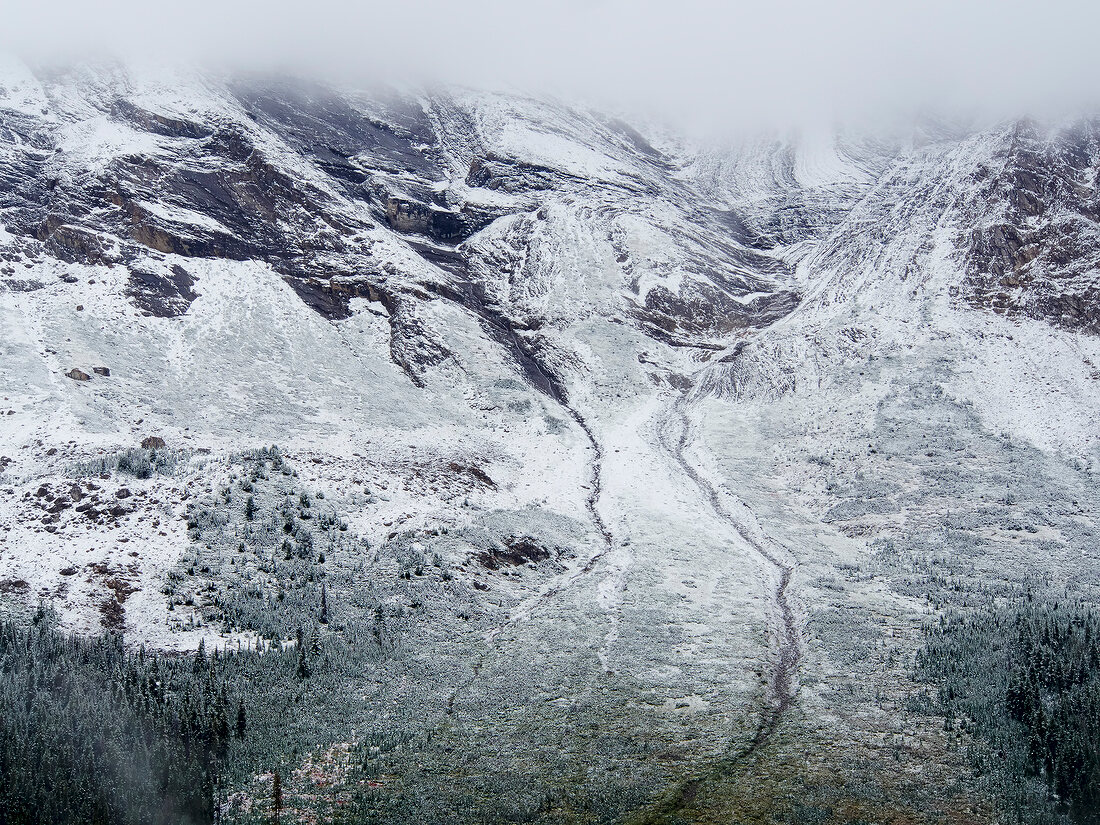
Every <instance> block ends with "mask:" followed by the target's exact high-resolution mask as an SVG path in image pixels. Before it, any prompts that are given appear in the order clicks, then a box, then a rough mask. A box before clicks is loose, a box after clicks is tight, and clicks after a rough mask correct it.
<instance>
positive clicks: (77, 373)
mask: <svg viewBox="0 0 1100 825" xmlns="http://www.w3.org/2000/svg"><path fill="white" fill-rule="evenodd" d="M65 377H66V378H71V379H73V380H74V381H91V380H92V376H90V375H88V373H86V372H84V371H83V370H81V369H77V368H76V367H73V368H72V369H71V370H69V371H68V372H67V373H65Z"/></svg>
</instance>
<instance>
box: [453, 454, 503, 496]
mask: <svg viewBox="0 0 1100 825" xmlns="http://www.w3.org/2000/svg"><path fill="white" fill-rule="evenodd" d="M447 469H448V470H450V471H451V472H452V473H454V474H456V475H459V476H465V477H467V478H470V479H473V480H474V481H476V482H477V483H478V484H479V485H481V486H484V487H489V488H491V489H493V490H495V489H496V486H497V485H496V482H495V481H493V480H492V479H491V478H490V477H489V474H488V473H486V472H485V471H484V470H482V469H481V468H480V467H473V466H469V465H466V464H460V463H458V462H457V461H451V462H448V464H447Z"/></svg>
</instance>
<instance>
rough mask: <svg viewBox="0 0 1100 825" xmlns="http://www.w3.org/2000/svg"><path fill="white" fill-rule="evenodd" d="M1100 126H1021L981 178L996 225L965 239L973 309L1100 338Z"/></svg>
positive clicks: (981, 194) (982, 226)
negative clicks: (1098, 183)
mask: <svg viewBox="0 0 1100 825" xmlns="http://www.w3.org/2000/svg"><path fill="white" fill-rule="evenodd" d="M1098 172H1100V137H1098V134H1097V124H1096V123H1095V122H1094V121H1091V120H1086V121H1084V122H1081V123H1077V124H1074V125H1073V126H1072V127H1070V128H1066V129H1061V130H1057V131H1054V132H1046V131H1044V130H1042V129H1040V128H1039V127H1038V126H1036V125H1035V124H1033V123H1030V122H1028V121H1022V122H1020V123H1017V124H1015V125H1014V126H1013V127H1012V128H1011V129H1010V130H1008V131H1007V133H1006V135H1005V137H1004V140H1003V144H1002V146H1001V147H1000V148H999V150H998V151H997V152H996V153H995V154H994V155H993V156H992V157H991V158H990V159H989V161H988V162H986V163H983V164H981V165H980V166H979V168H977V169H976V170H974V172H973V180H975V181H976V182H977V191H976V198H975V200H976V201H977V203H978V204H980V205H982V206H984V207H985V208H984V210H983V211H985V212H986V213H987V214H988V213H992V217H991V219H987V220H981V221H979V222H978V226H977V227H976V228H974V229H972V230H971V231H970V233H969V236H968V237H967V238H966V241H965V244H966V247H967V249H966V259H965V265H966V276H965V282H964V284H963V290H964V296H965V298H966V300H967V301H968V302H969V303H971V304H972V305H974V306H977V307H982V308H987V309H990V310H992V311H993V312H997V313H1001V314H1009V315H1012V314H1020V315H1026V316H1028V317H1031V318H1040V319H1043V320H1046V321H1049V322H1050V323H1053V324H1057V325H1059V326H1063V327H1068V328H1071V329H1081V330H1084V331H1087V332H1091V333H1093V334H1097V333H1100V243H1098V242H1100V196H1098V194H1097V192H1096V188H1095V184H1094V182H1095V180H1096V177H1097V174H1098Z"/></svg>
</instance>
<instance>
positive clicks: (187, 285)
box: [127, 264, 198, 318]
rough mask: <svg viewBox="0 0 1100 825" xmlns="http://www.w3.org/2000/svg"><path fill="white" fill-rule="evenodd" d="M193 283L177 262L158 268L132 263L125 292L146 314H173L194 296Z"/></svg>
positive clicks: (184, 308)
mask: <svg viewBox="0 0 1100 825" xmlns="http://www.w3.org/2000/svg"><path fill="white" fill-rule="evenodd" d="M194 284H195V281H194V279H192V277H191V275H190V273H188V271H187V270H186V269H184V268H183V267H182V266H179V265H178V264H176V265H173V266H172V267H170V268H168V269H166V270H162V271H153V270H151V269H150V270H148V271H147V270H145V269H143V268H140V267H132V268H131V269H130V285H129V287H128V289H127V294H128V295H129V296H130V298H131V299H132V300H133V302H134V303H135V304H136V305H137V306H138V307H139V308H140V309H142V310H144V311H145V312H147V313H148V314H150V315H155V316H157V317H158V318H175V317H177V316H180V315H183V314H184V313H185V312H187V310H188V309H189V308H190V306H191V302H192V301H194V300H195V298H197V297H198V295H196V294H195V293H194V292H193V291H192V289H191V287H193V286H194Z"/></svg>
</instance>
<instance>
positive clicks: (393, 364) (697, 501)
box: [0, 62, 1100, 822]
mask: <svg viewBox="0 0 1100 825" xmlns="http://www.w3.org/2000/svg"><path fill="white" fill-rule="evenodd" d="M1098 168H1100V141H1098V138H1097V126H1096V121H1095V120H1093V119H1090V118H1082V119H1080V120H1077V121H1074V122H1071V123H1063V124H1054V125H1050V124H1039V123H1034V122H1030V121H1027V120H1021V121H1018V122H1012V123H999V124H992V125H989V126H988V127H981V128H977V127H963V126H958V125H954V124H945V123H941V122H935V121H932V120H926V121H923V122H921V123H919V124H918V125H917V126H915V127H914V128H911V129H907V130H894V131H893V132H891V133H889V134H886V133H885V132H884V133H883V134H875V135H868V134H856V133H853V132H851V131H846V130H829V131H824V132H817V133H810V132H807V133H804V134H799V135H792V136H785V137H774V138H766V139H763V138H762V139H759V140H756V141H745V142H741V143H736V144H730V143H708V144H702V143H699V142H698V141H694V142H693V141H692V140H689V139H688V138H686V137H684V136H676V137H675V138H673V137H670V136H669V134H668V132H667V130H665V129H663V128H662V130H657V129H656V128H652V129H651V128H650V127H648V126H647V125H645V124H635V125H634V126H631V125H628V124H626V123H624V122H621V121H620V120H617V119H614V118H611V117H605V116H602V115H600V114H599V113H595V112H591V111H587V110H582V109H578V108H573V107H570V106H568V105H566V104H564V103H561V102H559V101H555V100H547V99H538V98H533V97H525V96H522V95H518V94H512V95H509V94H503V93H482V92H475V91H469V90H463V89H432V90H395V89H374V90H367V91H362V90H348V89H344V88H335V87H332V86H327V85H324V84H320V83H313V82H305V81H301V80H296V79H291V78H273V77H241V76H235V77H220V76H213V75H209V74H201V73H187V72H182V71H171V72H169V71H165V70H139V69H135V68H132V67H131V68H126V67H107V68H104V67H97V68H89V67H71V68H65V69H49V70H47V69H36V70H32V69H30V68H28V67H26V66H24V65H22V64H20V63H17V62H9V63H8V64H6V65H5V66H4V69H3V72H2V74H0V592H2V593H3V600H4V607H5V609H6V610H7V611H8V612H9V613H11V614H15V615H18V614H20V613H21V612H26V611H31V610H33V609H34V607H35V606H36V605H37V604H38V603H39V602H40V601H45V602H48V603H49V604H50V605H52V606H53V608H54V609H55V610H57V612H58V614H59V616H60V617H61V621H62V623H63V625H64V626H65V627H66V628H72V629H75V630H78V631H80V632H82V633H95V632H98V631H99V630H101V629H102V628H103V627H107V628H109V629H113V630H121V631H123V632H124V633H125V636H126V639H127V640H128V641H130V642H133V643H135V644H137V643H139V642H140V643H145V644H148V645H151V646H153V647H159V648H166V649H172V650H176V649H179V650H186V649H193V648H194V647H196V646H197V645H198V644H199V642H200V640H205V645H206V646H207V647H208V648H211V649H212V648H213V647H217V646H223V645H226V644H228V645H230V646H238V645H249V644H256V642H257V641H258V640H263V639H265V638H266V639H268V640H270V639H289V638H292V636H293V626H294V624H295V623H297V624H299V625H300V624H301V623H302V618H301V617H302V616H303V615H305V616H312V615H314V614H315V613H316V609H317V599H318V598H319V593H320V591H319V589H318V588H319V585H318V584H317V583H318V582H321V581H324V582H325V583H326V588H327V589H326V591H325V597H326V599H327V602H326V604H331V605H332V607H331V610H332V612H333V614H334V615H336V616H339V617H340V619H339V621H337V620H334V621H333V622H331V623H328V622H327V621H326V628H325V630H324V632H325V633H327V634H335V635H340V634H341V633H343V634H344V635H345V637H346V638H347V639H348V640H353V637H354V635H355V634H354V633H353V632H352V630H353V629H354V628H356V627H357V626H358V625H357V624H356V622H359V621H368V620H370V621H374V622H375V624H374V625H373V627H374V628H375V629H374V631H373V632H374V634H375V639H376V642H377V644H378V648H379V651H385V655H382V653H379V655H378V656H377V657H376V658H375V659H372V662H371V664H370V666H369V667H365V666H364V667H365V669H364V671H363V672H362V673H361V679H359V681H358V682H357V684H356V691H357V693H356V696H357V697H358V699H357V701H358V702H359V704H358V705H356V706H355V709H354V710H350V711H349V710H347V709H345V710H343V711H341V713H343V714H346V715H347V717H346V719H344V721H345V722H346V727H347V731H346V732H345V733H344V734H343V739H344V740H347V741H358V740H357V739H356V737H357V736H360V735H361V734H362V732H363V731H364V730H366V729H368V728H371V729H374V728H379V729H380V728H382V727H385V728H386V729H387V730H390V731H393V732H394V735H395V736H397V737H398V739H400V740H401V741H402V742H403V743H404V745H403V747H398V748H396V750H393V751H392V753H390V751H385V753H390V756H388V757H387V759H388V760H389V761H388V762H387V763H386V769H385V775H386V776H389V777H403V779H401V780H400V781H401V782H403V783H404V784H403V785H402V786H401V787H402V788H403V789H404V790H403V791H402V792H403V793H405V794H406V796H407V797H408V798H409V799H414V798H415V800H419V801H418V802H415V804H414V802H408V804H409V805H411V806H412V808H407V809H402V810H403V811H406V813H403V814H401V815H402V816H405V815H407V811H408V810H413V809H415V810H416V811H417V812H418V815H424V811H427V810H435V809H434V808H433V806H439V809H440V810H444V809H447V810H459V809H461V807H462V806H463V805H467V804H468V805H471V806H473V807H470V810H471V811H473V810H475V809H477V810H480V811H483V812H484V811H488V812H490V813H487V814H484V815H486V816H489V815H491V816H494V817H501V818H503V819H519V818H522V817H523V816H526V815H527V814H528V813H529V812H531V811H542V813H540V814H539V816H546V817H549V818H554V817H557V818H558V819H561V820H563V821H581V819H583V818H584V817H581V815H580V814H579V813H577V811H578V810H581V809H582V808H583V805H588V806H589V807H588V808H583V810H586V811H588V812H589V813H587V814H585V815H584V816H585V817H588V818H589V819H591V820H592V821H596V819H598V818H599V817H600V816H606V817H609V818H611V819H619V818H622V817H623V816H626V815H627V813H629V812H630V811H634V810H635V809H637V810H638V811H641V813H638V812H637V811H635V813H634V814H632V815H634V816H636V817H641V818H640V819H638V821H654V820H653V818H654V817H658V818H659V817H666V818H667V817H676V816H680V817H683V818H684V819H685V821H717V820H718V819H720V818H722V817H725V819H723V820H722V821H732V820H731V819H730V817H735V818H736V817H737V816H743V817H750V816H751V815H755V814H752V813H751V812H753V811H756V812H758V813H759V812H761V811H771V812H773V813H774V816H776V817H779V816H780V814H781V813H782V812H788V813H789V812H792V811H796V807H797V806H795V801H792V800H797V801H798V804H804V805H805V806H810V807H813V808H814V810H818V809H820V810H826V809H828V810H830V811H845V812H850V813H851V816H850V819H852V820H853V821H854V820H856V819H860V818H862V819H863V820H866V821H894V820H893V819H889V817H894V816H902V815H903V814H905V813H906V812H908V813H909V814H911V815H912V816H914V817H931V816H932V813H931V812H934V811H935V810H939V808H937V807H936V806H937V805H939V806H941V807H942V803H944V801H945V800H954V801H953V802H952V803H951V804H952V805H956V807H955V808H953V811H954V813H953V814H952V816H955V819H953V820H952V821H959V822H963V821H967V822H970V821H990V820H989V819H982V817H983V816H986V815H987V808H985V807H983V806H985V805H986V804H987V802H988V799H987V797H988V794H989V793H990V792H989V790H988V788H985V787H984V786H981V785H978V784H974V783H973V782H972V777H970V774H969V771H968V769H967V767H966V766H965V765H964V764H963V757H962V756H961V755H960V751H959V737H961V736H963V735H964V734H963V733H957V732H956V731H954V730H953V729H949V730H945V726H944V725H943V722H942V719H940V718H933V717H932V716H931V715H925V716H920V715H912V714H909V713H908V711H907V710H905V709H906V708H909V707H910V704H911V703H910V698H911V697H912V696H913V695H916V694H917V693H918V692H919V691H920V690H921V688H920V686H919V685H916V684H915V683H914V682H913V660H914V658H913V657H914V655H915V654H916V652H917V650H918V649H920V647H921V645H922V635H921V628H922V624H923V623H924V622H926V621H927V620H928V619H929V617H930V616H934V615H935V611H943V610H946V609H947V608H953V607H958V606H966V605H968V604H969V605H971V606H972V605H973V603H976V601H975V600H980V599H981V598H984V596H982V595H980V594H988V595H989V598H993V596H1000V597H1004V598H1007V597H1009V596H1010V595H1011V594H1012V593H1014V592H1016V590H1018V589H1019V588H1021V587H1023V586H1025V585H1028V584H1034V583H1035V582H1040V581H1041V582H1042V584H1043V586H1044V587H1045V588H1047V589H1048V590H1049V591H1050V592H1062V593H1072V594H1074V597H1075V598H1080V599H1082V600H1085V601H1090V600H1094V599H1095V598H1096V597H1097V596H1098V595H1100V593H1098V592H1097V590H1098V587H1100V579H1098V578H1097V572H1098V570H1100V567H1098V563H1100V559H1098V557H1097V547H1100V542H1098V537H1100V536H1098V528H1097V524H1096V521H1095V513H1096V512H1097V506H1098V505H1100V490H1098V488H1097V483H1096V479H1097V473H1098V472H1100V427H1098V426H1097V423H1096V411H1097V410H1100V338H1098V337H1097V336H1098V334H1100V297H1098V283H1100V274H1098V272H1100V269H1098V260H1100V256H1098V253H1097V237H1098V231H1097V227H1098V221H1100V191H1098V189H1097V185H1098V184H1097V170H1098ZM271 445H276V446H277V447H278V451H277V453H272V452H271V451H270V450H268V451H266V452H264V453H262V454H261V453H258V452H257V450H259V449H260V448H266V447H270V446H271ZM273 454H277V456H278V459H277V460H275V461H273V460H272V458H271V456H272V455H273ZM246 496H247V500H248V502H250V503H249V504H247V507H248V508H259V510H258V511H259V512H260V513H261V515H262V516H263V517H264V518H266V517H267V516H266V515H264V514H266V513H271V514H274V513H276V512H279V513H283V514H284V515H282V516H279V518H283V517H284V516H285V517H286V518H287V520H286V521H285V522H283V526H284V529H285V533H286V536H287V537H286V538H284V537H283V535H282V534H279V535H277V537H276V538H272V536H269V535H267V534H264V533H263V531H262V530H260V529H259V528H258V527H256V525H257V524H259V523H260V521H262V518H258V517H256V516H254V515H253V514H252V509H250V510H249V512H248V513H247V514H245V511H244V509H243V508H244V507H245V506H246V505H245V503H244V502H245V498H246ZM299 499H300V501H301V502H302V504H301V505H299V504H297V503H296V502H298V501H299ZM286 502H290V504H289V505H288V504H286ZM306 502H312V504H310V503H306ZM281 507H282V508H284V509H283V510H280V509H279V508H281ZM311 507H312V510H310V508H311ZM286 508H289V509H286ZM295 508H297V509H295ZM284 510H285V512H284ZM290 510H295V512H296V513H297V515H296V516H294V517H290V516H289V515H287V514H289V513H290ZM310 512H312V513H313V514H314V515H313V517H312V518H310V517H309V513H310ZM271 517H272V518H273V519H274V518H275V516H274V515H272V516H271ZM295 518H297V519H298V521H295ZM272 523H273V524H274V523H275V522H274V521H273V522H272ZM295 525H296V526H295ZM275 532H276V533H278V531H275ZM284 548H285V551H286V553H285V559H286V560H287V564H286V565H284V566H283V568H282V572H280V567H279V565H280V563H281V562H282V561H283V557H282V556H281V555H279V554H280V553H282V552H283V549H284ZM303 548H305V549H303ZM292 550H293V551H294V555H295V557H296V558H299V559H304V560H307V561H308V562H309V565H308V579H304V578H302V576H303V575H306V574H303V573H301V570H298V568H294V569H295V570H298V573H297V574H295V573H293V572H291V573H290V574H288V573H287V572H286V571H287V570H288V569H290V568H289V567H288V565H290V564H291V563H290V561H289V560H290V559H291V557H292ZM307 556H308V559H307ZM314 556H317V557H318V560H316V561H314ZM302 569H305V568H302ZM288 575H289V578H287V576H288ZM296 575H297V576H298V577H297V578H295V576H296ZM291 580H293V582H292V581H291ZM275 591H278V594H279V596H278V604H277V605H276V604H275V602H274V597H273V596H272V595H271V594H273V593H274V592H275ZM246 593H255V594H257V595H256V598H257V599H259V600H260V602H261V604H262V605H263V606H264V607H263V610H261V611H259V612H257V611H256V610H255V609H253V608H248V609H246V608H245V607H242V604H243V603H244V602H242V599H243V598H244V596H242V594H246ZM284 594H289V596H288V597H286V598H285V599H284ZM968 599H969V600H970V601H969V602H968V601H967V600H968ZM326 609H329V608H327V607H326ZM264 610H266V614H264ZM280 611H282V612H280ZM294 611H297V612H294ZM311 611H312V612H311ZM261 614H263V615H266V616H267V618H264V619H260V618H256V617H257V616H260V615H261ZM271 617H274V618H271ZM368 635H369V634H368ZM348 643H349V644H352V645H353V646H354V644H355V642H354V641H349V642H348ZM372 644H373V643H372ZM907 703H910V704H907ZM341 718H343V717H341ZM356 731H358V733H356ZM402 737H404V738H402ZM425 737H426V738H425ZM332 741H333V739H332V738H330V739H329V740H328V744H331V742H332ZM410 743H413V744H410ZM456 751H457V752H460V753H462V754H463V758H462V760H461V761H459V760H458V759H457V757H456V756H455V753H456ZM899 763H900V764H901V765H903V766H906V767H905V770H903V771H900V772H899V771H898V770H897V764H899ZM417 765H419V766H425V765H426V766H428V767H427V768H425V769H424V771H426V773H424V775H421V774H419V773H418V774H417V775H418V776H419V779H418V780H417V781H418V782H419V783H422V785H418V786H417V787H418V790H417V792H416V793H412V791H411V790H410V788H411V787H412V781H413V780H412V779H411V776H412V775H413V773H416V772H418V771H421V768H418V767H416V766H417ZM914 766H915V767H914ZM910 768H913V769H912V770H910ZM502 772H506V773H507V774H508V775H509V776H511V777H512V778H513V780H514V781H512V780H509V782H510V784H508V785H507V787H508V789H509V791H508V793H509V794H511V795H512V796H511V798H510V799H509V801H506V802H504V801H501V799H500V798H499V797H498V795H497V792H496V791H493V790H490V789H488V786H487V785H484V784H483V783H482V784H479V783H481V782H482V780H481V779H480V777H484V776H485V775H493V776H497V775H500V774H501V773H502ZM968 777H969V778H968ZM868 787H870V788H873V789H874V790H873V791H867V792H865V790H866V788H868ZM562 789H571V790H569V792H568V793H567V792H566V791H564V790H562ZM826 789H828V790H826ZM861 789H863V790H861ZM395 793H396V791H395ZM571 793H574V794H579V796H578V797H577V798H579V799H582V802H570V803H568V804H566V803H565V802H562V801H561V800H562V799H565V798H569V799H573V797H571V796H570V795H569V794H571ZM555 794H558V795H557V796H555ZM830 794H832V796H830ZM471 795H472V796H471ZM473 798H476V800H477V802H476V805H475V804H474V803H472V802H469V799H473ZM461 800H467V802H463V801H461ZM547 800H551V801H547ZM553 800H557V801H556V802H555V801H553ZM583 800H587V801H583ZM593 800H598V801H599V804H598V805H597V804H596V802H594V801H593ZM830 800H832V801H830ZM958 800H964V801H963V802H958ZM574 804H576V805H579V806H581V807H570V806H571V805H574ZM601 806H602V807H601ZM792 806H795V807H792ZM830 806H832V807H830ZM845 806H847V807H845ZM810 807H807V808H806V812H804V816H805V817H811V814H812V811H810ZM965 811H970V812H971V813H960V812H965ZM601 812H602V813H601ZM624 812H625V813H624ZM777 812H778V813H777ZM971 814H972V815H971ZM782 815H784V816H786V815H788V814H787V813H782ZM789 815H790V816H792V817H793V816H796V813H789ZM835 815H836V816H840V815H841V814H840V813H836V814H835ZM845 815H847V814H845ZM395 816H396V814H395ZM760 816H763V814H760ZM830 816H833V814H830ZM647 817H648V818H649V819H648V820H647V819H646V818H647ZM876 817H878V818H876ZM444 819H445V817H444ZM450 821H453V820H450ZM585 821H588V820H585ZM736 821H741V820H736ZM745 821H748V819H746V820H745ZM761 821H763V820H761ZM775 821H800V820H790V819H789V820H782V819H776V820H775ZM804 821H822V822H825V821H832V820H829V819H820V818H819V819H812V818H807V819H805V820H804ZM838 821H839V820H838ZM913 821H923V820H913ZM928 821H931V819H929V820H928Z"/></svg>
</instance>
